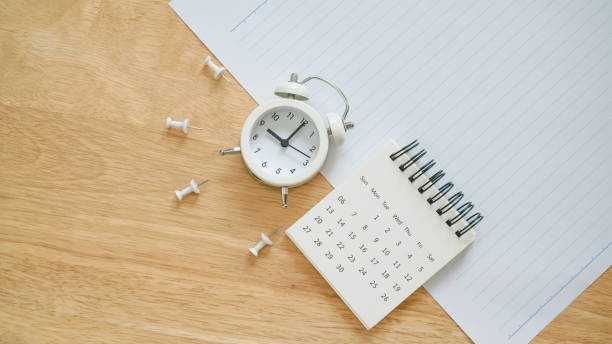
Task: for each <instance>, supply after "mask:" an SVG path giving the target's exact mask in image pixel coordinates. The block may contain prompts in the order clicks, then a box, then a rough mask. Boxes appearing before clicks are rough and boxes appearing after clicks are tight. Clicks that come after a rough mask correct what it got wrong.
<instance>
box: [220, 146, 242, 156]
mask: <svg viewBox="0 0 612 344" xmlns="http://www.w3.org/2000/svg"><path fill="white" fill-rule="evenodd" d="M219 154H221V155H225V154H240V147H234V148H230V149H222V150H220V151H219Z"/></svg>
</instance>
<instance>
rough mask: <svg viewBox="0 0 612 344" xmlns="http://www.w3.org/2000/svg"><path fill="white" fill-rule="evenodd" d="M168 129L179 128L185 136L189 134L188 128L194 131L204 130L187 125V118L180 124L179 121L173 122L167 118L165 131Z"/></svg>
mask: <svg viewBox="0 0 612 344" xmlns="http://www.w3.org/2000/svg"><path fill="white" fill-rule="evenodd" d="M170 127H172V128H181V129H182V130H183V132H184V133H185V134H187V133H188V132H189V128H191V129H195V130H204V129H203V128H200V127H194V126H190V125H189V118H187V119H186V120H184V121H182V122H179V121H173V120H172V118H170V117H168V118H166V129H168V128H170Z"/></svg>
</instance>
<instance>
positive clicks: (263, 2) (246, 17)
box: [230, 0, 268, 32]
mask: <svg viewBox="0 0 612 344" xmlns="http://www.w3.org/2000/svg"><path fill="white" fill-rule="evenodd" d="M267 2H268V0H263V1H262V2H261V3H260V4H259V5H257V7H255V8H254V9H253V10H252V11H251V12H250V13H249V14H247V15H246V16H245V17H244V18H242V20H241V21H239V22H238V24H236V25H234V27H232V28H231V29H230V32H234V31H235V30H236V29H237V28H238V27H239V26H240V25H242V23H244V22H245V21H247V19H249V17H250V16H252V15H253V14H255V13H256V12H257V10H259V9H260V8H261V7H262V6H263V5H265V4H266V3H267Z"/></svg>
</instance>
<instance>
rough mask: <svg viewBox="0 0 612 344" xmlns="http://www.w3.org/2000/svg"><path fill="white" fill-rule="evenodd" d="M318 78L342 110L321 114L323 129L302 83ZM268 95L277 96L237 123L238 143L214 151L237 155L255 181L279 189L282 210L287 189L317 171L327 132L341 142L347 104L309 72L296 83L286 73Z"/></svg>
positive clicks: (324, 155) (293, 76)
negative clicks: (239, 129)
mask: <svg viewBox="0 0 612 344" xmlns="http://www.w3.org/2000/svg"><path fill="white" fill-rule="evenodd" d="M310 80H320V81H322V82H324V83H326V84H327V85H329V86H331V87H332V88H334V89H335V90H336V91H337V92H338V94H339V95H340V96H341V97H342V99H343V100H344V104H345V110H344V114H343V115H342V117H341V116H339V115H337V114H335V113H328V114H327V121H328V123H329V128H327V127H326V125H325V123H324V121H323V118H322V117H321V114H319V112H318V111H317V110H315V109H314V108H313V107H312V106H310V105H308V104H306V103H305V102H304V101H305V100H308V90H307V89H306V87H305V86H304V84H305V83H306V82H308V81H310ZM274 94H276V95H277V96H279V97H281V98H279V99H276V100H272V101H269V102H266V103H263V104H261V105H259V106H258V107H257V108H255V110H253V112H251V114H250V115H249V116H248V117H247V119H246V121H245V122H244V125H243V127H242V134H241V137H240V147H236V148H231V149H225V150H221V151H220V154H221V155H225V154H241V155H242V159H243V160H244V163H245V165H246V166H247V168H248V169H249V171H250V172H251V173H252V175H253V176H254V177H255V178H256V179H257V180H259V181H260V182H262V183H264V184H267V185H270V186H274V187H280V188H281V197H282V202H283V203H282V204H283V208H286V207H287V195H288V192H289V188H290V187H295V186H299V185H301V184H304V183H306V182H307V181H309V180H310V179H312V178H313V177H314V176H315V175H316V174H317V173H318V172H319V170H320V169H321V167H322V166H323V163H324V162H325V159H326V158H327V152H328V148H329V139H328V136H331V137H332V138H333V141H334V144H335V145H336V146H339V145H341V144H342V143H343V142H344V138H345V135H346V130H347V129H350V128H352V127H353V124H352V123H350V122H346V116H347V114H348V110H349V105H348V101H347V99H346V97H345V96H344V93H342V91H341V90H340V89H339V88H338V87H336V86H335V85H333V84H332V83H330V82H329V81H327V80H325V79H323V78H321V77H318V76H311V77H308V78H305V79H304V80H302V81H298V80H297V74H295V73H293V74H291V78H290V80H289V82H285V83H283V84H280V85H278V86H277V87H276V88H275V89H274Z"/></svg>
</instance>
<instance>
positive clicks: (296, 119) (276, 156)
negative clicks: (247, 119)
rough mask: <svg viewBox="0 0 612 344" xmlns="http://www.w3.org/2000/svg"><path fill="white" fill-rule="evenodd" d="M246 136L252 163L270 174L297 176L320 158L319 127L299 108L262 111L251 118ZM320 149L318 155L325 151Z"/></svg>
mask: <svg viewBox="0 0 612 344" xmlns="http://www.w3.org/2000/svg"><path fill="white" fill-rule="evenodd" d="M249 136H250V137H249V141H248V142H249V147H248V149H249V150H250V152H251V156H252V157H253V162H254V163H255V164H257V165H258V167H259V170H260V171H263V173H265V174H268V175H270V176H271V177H298V176H300V175H301V174H304V173H306V172H307V171H310V170H312V164H313V162H315V161H316V160H320V159H317V157H318V155H319V153H320V150H321V147H319V146H320V143H321V138H320V137H319V130H318V129H317V127H316V125H315V122H314V120H313V118H311V117H310V116H309V115H308V114H307V113H306V112H305V111H302V110H301V109H299V108H294V107H276V108H271V109H269V110H267V111H265V112H263V113H262V114H261V115H260V116H258V117H257V118H255V120H254V122H253V125H252V128H251V131H250V135H249ZM324 148H325V149H324V151H325V152H324V153H322V154H326V153H327V147H324ZM243 154H244V153H243ZM317 170H318V168H317ZM310 174H312V173H310Z"/></svg>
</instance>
